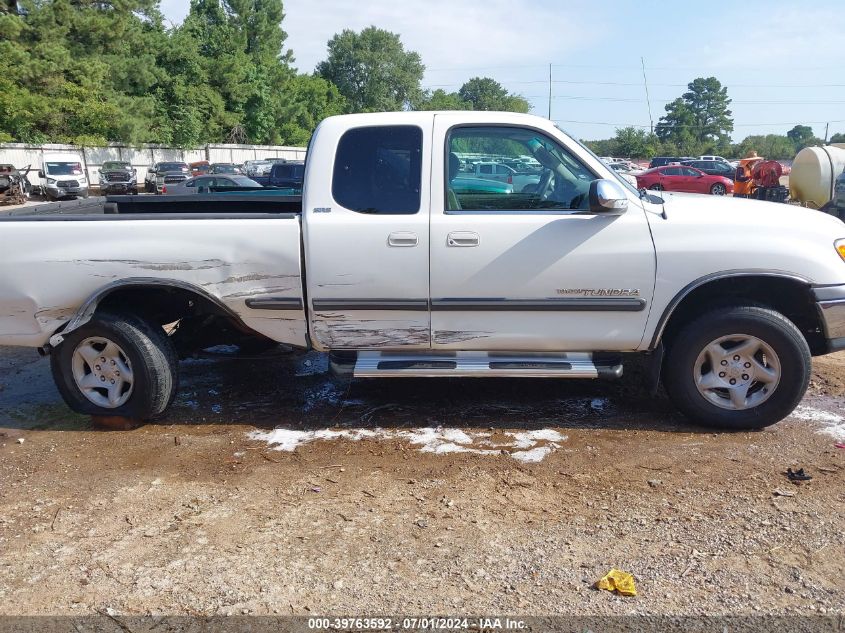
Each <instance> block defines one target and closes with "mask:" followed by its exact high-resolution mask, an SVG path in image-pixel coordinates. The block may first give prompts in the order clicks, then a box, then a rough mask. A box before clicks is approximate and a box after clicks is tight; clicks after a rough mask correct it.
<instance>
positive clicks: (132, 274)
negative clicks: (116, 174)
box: [0, 194, 306, 347]
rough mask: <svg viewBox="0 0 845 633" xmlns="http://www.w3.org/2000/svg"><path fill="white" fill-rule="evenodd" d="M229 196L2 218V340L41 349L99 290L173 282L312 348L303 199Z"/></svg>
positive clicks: (147, 199)
mask: <svg viewBox="0 0 845 633" xmlns="http://www.w3.org/2000/svg"><path fill="white" fill-rule="evenodd" d="M225 198H226V199H225V201H224V200H220V199H218V198H217V197H216V196H214V195H213V194H211V195H209V196H206V195H198V194H194V195H187V196H167V197H165V196H114V197H109V198H108V199H106V198H100V199H88V200H80V201H71V203H70V204H67V205H65V206H64V207H61V203H60V204H55V203H54V204H49V205H36V206H31V207H24V208H22V209H17V210H14V211H12V212H11V213H6V214H5V215H3V216H0V224H4V225H5V226H4V227H3V229H2V230H3V235H4V253H3V275H2V276H0V340H2V341H3V344H13V345H26V346H31V347H40V346H42V345H44V344H45V343H46V342H47V341H48V339H49V338H50V336H51V335H52V334H53V333H55V332H56V331H58V330H59V329H60V328H61V327H62V326H63V325H64V324H65V323H67V322H68V321H69V320H70V319H71V318H73V316H74V315H76V314H77V313H79V311H80V310H81V309H84V306H85V305H86V304H87V303H88V302H89V301H91V300H94V298H96V297H98V296H100V295H101V294H102V293H104V292H105V293H108V292H111V291H113V290H115V289H116V288H121V287H124V286H134V287H137V286H150V287H155V286H159V285H161V284H164V285H166V286H174V285H175V286H178V287H180V288H182V289H184V290H188V291H191V292H194V293H196V294H198V295H200V296H202V297H204V298H206V299H208V300H209V301H212V302H214V303H216V304H217V305H219V306H221V308H223V309H225V310H226V311H227V312H228V313H229V314H231V315H232V316H233V317H234V318H236V319H238V320H240V321H241V323H242V324H243V325H245V326H246V327H247V328H249V329H251V330H253V331H255V332H258V333H260V334H263V335H264V336H267V337H269V338H271V339H273V340H276V341H279V342H283V343H288V344H291V345H296V346H304V345H306V325H305V312H304V296H303V288H302V258H301V242H300V239H301V230H300V216H299V214H298V211H299V209H300V201H299V199H298V198H291V199H280V196H274V197H273V198H272V199H261V198H259V199H256V197H255V196H238V195H227V196H226V197H225ZM55 207H60V208H59V209H56V208H55ZM292 211H296V212H292ZM36 225H37V226H36Z"/></svg>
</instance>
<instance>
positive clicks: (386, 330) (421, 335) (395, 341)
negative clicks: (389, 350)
mask: <svg viewBox="0 0 845 633" xmlns="http://www.w3.org/2000/svg"><path fill="white" fill-rule="evenodd" d="M313 324H314V337H315V338H316V339H317V341H318V342H319V343H320V344H321V345H323V346H324V347H326V348H329V349H331V348H346V349H367V348H377V347H409V346H427V345H428V344H429V325H428V323H427V322H420V321H380V320H354V319H346V320H340V319H315V320H314V322H313Z"/></svg>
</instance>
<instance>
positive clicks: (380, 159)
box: [332, 125, 423, 215]
mask: <svg viewBox="0 0 845 633" xmlns="http://www.w3.org/2000/svg"><path fill="white" fill-rule="evenodd" d="M422 143H423V133H422V129H420V128H419V127H416V126H413V125H380V126H371V127H359V128H353V129H351V130H347V131H346V132H345V133H344V134H343V136H341V138H340V141H339V142H338V146H337V151H336V153H335V163H334V171H333V174H332V197H333V198H334V199H335V201H336V202H337V203H338V204H339V205H340V206H342V207H344V208H346V209H349V210H351V211H355V212H357V213H372V214H383V215H411V214H414V213H418V212H419V210H420V190H421V182H422Z"/></svg>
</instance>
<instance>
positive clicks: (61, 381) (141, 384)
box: [50, 313, 179, 420]
mask: <svg viewBox="0 0 845 633" xmlns="http://www.w3.org/2000/svg"><path fill="white" fill-rule="evenodd" d="M89 337H102V338H105V339H108V340H110V341H113V342H114V343H116V344H117V345H118V346H119V347H120V348H121V349H122V350H123V352H124V353H125V355H126V357H127V358H128V360H129V362H130V364H131V367H132V371H133V379H134V380H133V384H132V392H131V395H130V396H129V399H128V400H127V401H126V402H125V403H124V404H122V405H121V406H119V407H116V408H110V407H103V406H99V405H97V404H96V403H94V402H92V401H91V400H89V399H88V398H87V397H86V396H85V395H84V394H83V393H82V391H81V390H80V388H79V387H78V386H77V385H76V381H75V380H74V377H73V360H72V359H73V354H74V351H75V350H76V348H77V346H78V345H79V344H80V343H81V342H83V341H84V340H85V339H87V338H89ZM50 367H51V369H52V372H53V380H54V381H55V383H56V386H57V387H58V389H59V393H60V394H61V395H62V398H63V399H64V401H65V402H66V403H67V405H68V406H69V407H70V408H71V409H72V410H73V411H76V412H77V413H82V414H85V415H101V416H122V417H128V418H135V419H140V420H148V419H150V418H153V417H155V416H157V415H160V414H161V413H162V412H164V410H165V409H166V408H167V407H168V406H169V405H170V403H171V402H172V401H173V398H174V397H175V395H176V390H177V388H178V375H179V374H178V358H177V355H176V350H175V349H174V347H173V344H172V342H171V341H170V339H169V338H168V336H167V334H166V333H165V332H164V330H163V329H162V328H161V327H160V326H158V325H155V324H151V323H148V322H147V321H145V320H143V319H141V318H139V317H137V316H134V315H127V314H111V313H97V314H95V315H94V317H93V318H92V319H91V320H90V321H89V322H88V323H86V324H85V325H83V326H82V327H80V328H79V329H76V330H74V331H73V332H71V333H70V334H68V335H67V336H66V337H65V339H64V341H63V342H62V343H61V345H59V346H58V348H56V349H54V350H53V352H52V354H51V356H50Z"/></svg>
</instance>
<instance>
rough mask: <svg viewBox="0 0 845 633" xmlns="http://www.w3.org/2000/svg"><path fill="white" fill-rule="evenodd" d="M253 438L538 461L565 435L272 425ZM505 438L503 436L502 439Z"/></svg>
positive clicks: (285, 447)
mask: <svg viewBox="0 0 845 633" xmlns="http://www.w3.org/2000/svg"><path fill="white" fill-rule="evenodd" d="M248 436H249V438H250V439H252V440H258V441H262V442H267V444H269V445H270V446H271V448H273V449H274V450H277V451H288V452H290V451H294V450H296V449H297V448H299V447H300V446H304V445H305V444H310V443H312V442H316V441H332V440H338V439H345V440H349V441H353V442H354V441H360V440H365V439H370V440H396V439H401V440H406V441H407V442H409V443H410V444H411V445H412V446H414V447H416V448H417V450H419V451H420V452H421V453H434V454H435V455H446V454H449V453H471V454H473V455H501V454H503V453H504V454H508V455H510V456H511V457H513V458H514V459H516V460H519V461H521V462H527V463H536V462H541V461H543V459H544V458H545V457H546V456H547V455H549V454H551V453H553V452H554V451H555V450H557V449H558V448H559V447H560V444H561V443H562V442H564V441H566V436H565V435H563V434H561V433H559V432H558V431H555V430H554V429H539V430H536V431H503V432H501V433H500V434H499V438H498V439H496V438H494V434H493V433H491V432H489V431H465V430H463V429H454V428H443V427H423V428H419V429H411V430H405V429H383V428H374V429H337V430H336V429H320V430H318V431H298V430H294V429H273V430H272V431H252V432H251V433H249V434H248ZM502 438H504V439H502Z"/></svg>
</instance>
